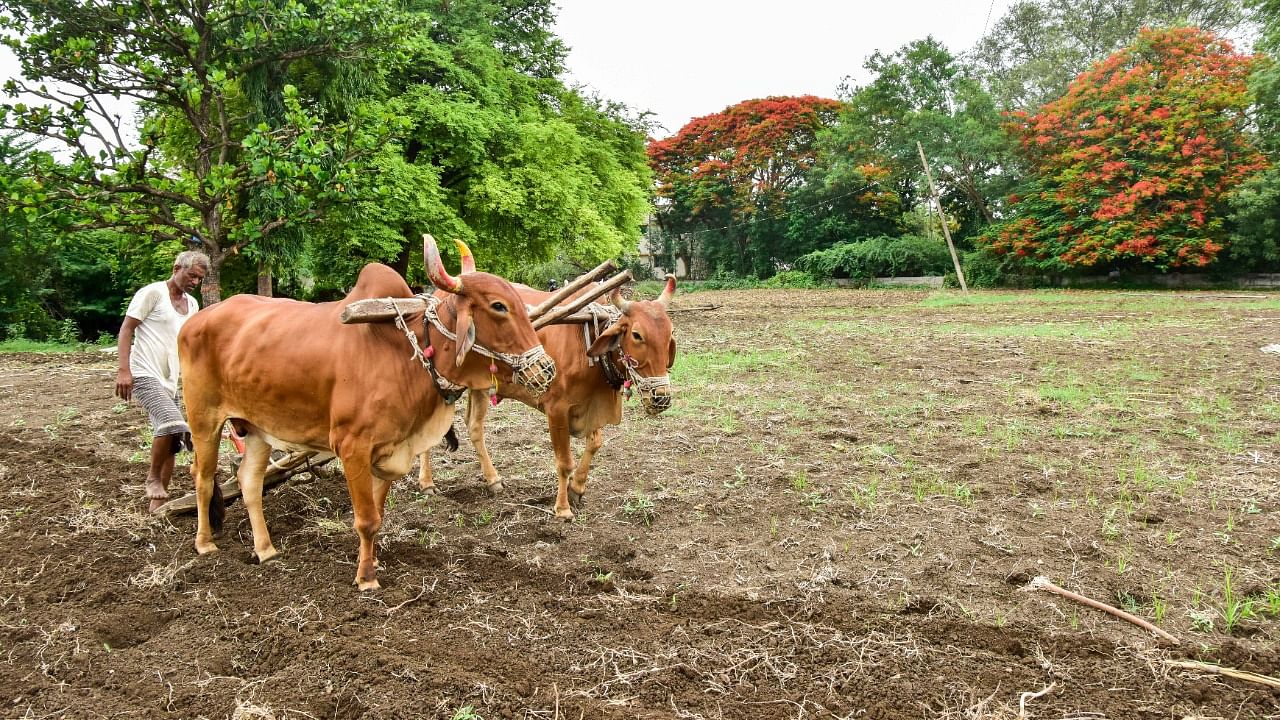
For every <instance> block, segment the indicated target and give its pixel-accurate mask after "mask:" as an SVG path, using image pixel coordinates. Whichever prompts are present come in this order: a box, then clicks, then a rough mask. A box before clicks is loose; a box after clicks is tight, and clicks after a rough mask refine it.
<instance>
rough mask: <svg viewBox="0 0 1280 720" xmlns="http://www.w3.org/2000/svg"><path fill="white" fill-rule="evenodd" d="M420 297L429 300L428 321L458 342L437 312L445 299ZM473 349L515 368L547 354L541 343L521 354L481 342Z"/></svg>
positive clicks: (431, 296)
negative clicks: (492, 348) (491, 347)
mask: <svg viewBox="0 0 1280 720" xmlns="http://www.w3.org/2000/svg"><path fill="white" fill-rule="evenodd" d="M418 297H420V298H423V299H425V300H426V301H427V310H426V321H427V322H429V323H431V324H432V325H434V326H435V328H436V330H439V331H440V334H441V335H444V336H445V337H446V338H449V340H451V341H453V342H454V343H457V342H458V336H457V335H455V334H454V333H453V331H451V330H449V329H448V328H446V327H445V326H444V323H442V322H440V316H439V315H438V314H436V308H438V307H440V304H441V303H442V302H444V301H443V300H441V299H440V298H438V297H436V296H435V295H419V296H418ZM471 350H472V351H473V352H478V353H480V354H481V355H484V356H485V357H487V358H493V359H494V360H501V361H502V362H504V363H506V364H508V365H510V366H511V367H512V369H514V370H519V369H520V368H523V367H524V366H526V365H528V364H529V363H531V362H536V361H537V359H538V357H539V356H541V355H544V354H546V350H543V349H542V346H541V345H536V346H534V347H532V348H530V349H529V350H526V351H525V352H523V353H521V354H519V355H512V354H510V353H504V352H498V351H496V350H490V349H489V348H487V347H485V346H483V345H481V344H479V343H476V344H474V345H472V346H471Z"/></svg>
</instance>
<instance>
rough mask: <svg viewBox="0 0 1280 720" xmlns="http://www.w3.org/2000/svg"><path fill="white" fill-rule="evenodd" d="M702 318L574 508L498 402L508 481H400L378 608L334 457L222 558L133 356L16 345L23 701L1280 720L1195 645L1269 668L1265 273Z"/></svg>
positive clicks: (1278, 314) (410, 713) (2, 502)
mask: <svg viewBox="0 0 1280 720" xmlns="http://www.w3.org/2000/svg"><path fill="white" fill-rule="evenodd" d="M705 305H719V307H718V308H716V309H713V310H689V309H688V308H693V307H695V306H705ZM675 306H676V307H677V308H685V309H686V310H685V311H683V312H679V313H677V314H676V315H675V316H674V318H675V322H676V328H677V338H678V343H679V353H680V355H679V359H678V361H677V364H676V366H675V368H674V369H673V371H672V379H673V382H674V383H675V386H676V388H677V392H678V395H677V400H676V407H675V408H673V409H672V410H671V411H670V412H668V413H667V414H665V415H663V416H661V417H659V418H656V419H646V418H644V417H642V413H640V412H639V411H638V408H637V407H636V405H635V404H634V401H633V403H632V404H629V405H628V410H627V420H626V423H625V424H624V425H623V426H621V427H617V428H610V429H608V430H607V431H606V439H607V445H606V447H605V448H604V450H602V451H601V453H600V454H599V455H598V456H597V463H596V470H595V472H594V473H593V476H592V478H593V479H592V483H591V485H590V487H589V492H588V494H587V496H586V505H585V507H584V508H583V510H582V511H581V512H580V513H579V515H578V519H577V521H576V522H574V523H572V524H568V525H565V524H560V523H557V522H555V521H554V520H553V519H552V518H551V517H550V515H549V509H550V506H551V504H552V500H553V497H554V471H553V463H552V455H551V451H550V448H549V444H548V442H547V440H546V436H545V433H544V431H543V429H542V425H541V418H540V416H538V415H536V414H534V413H532V412H531V411H528V410H527V409H525V408H523V407H519V406H516V405H514V404H513V403H503V404H502V405H501V406H499V407H498V408H497V409H496V410H495V411H493V412H491V413H490V419H491V423H490V429H489V432H490V435H489V438H490V449H491V451H492V453H493V455H494V458H495V461H496V463H497V465H498V469H499V470H500V471H501V472H502V473H503V475H504V478H505V480H506V484H507V488H508V489H507V492H506V493H505V494H503V495H501V496H498V497H490V496H489V495H488V493H487V492H486V491H485V489H484V486H483V483H482V482H481V480H480V478H479V470H478V466H477V463H476V462H475V456H474V453H473V452H472V451H471V450H470V448H469V446H468V445H467V444H466V442H465V433H461V434H462V435H463V437H464V441H463V447H462V449H461V450H459V451H458V452H456V453H453V454H446V453H444V452H443V451H442V450H441V451H439V452H437V453H436V481H437V484H438V485H439V486H440V488H441V490H442V491H443V492H442V494H441V495H436V496H424V495H422V494H421V493H420V492H419V491H418V490H417V487H416V484H415V483H414V482H413V481H412V480H411V479H407V480H406V481H404V482H403V483H401V484H399V485H398V486H397V487H396V488H395V489H394V490H393V492H392V496H391V498H390V503H389V505H390V507H389V510H388V512H387V520H386V523H385V525H384V531H383V535H382V537H381V539H380V546H381V547H380V558H381V562H382V567H381V569H380V573H379V575H380V578H381V580H382V582H383V585H384V589H383V590H382V591H380V592H377V593H373V594H366V595H362V594H360V593H358V592H356V590H355V589H354V588H353V587H352V586H351V577H352V575H353V572H354V568H353V563H354V560H355V551H356V540H355V536H354V533H352V531H351V530H350V520H351V512H350V503H349V500H348V499H347V497H346V489H345V483H344V481H343V479H342V477H341V475H339V474H326V473H324V472H320V473H316V475H315V476H314V477H313V476H311V475H302V476H298V477H295V478H294V479H293V480H291V481H290V482H289V483H287V484H285V485H283V486H281V487H279V488H277V489H276V490H274V491H273V492H271V493H270V494H269V495H268V496H267V499H266V514H267V520H268V522H269V523H270V525H271V530H272V535H273V538H274V540H275V542H276V545H277V547H278V548H279V549H280V550H281V551H282V553H283V555H282V557H281V559H280V560H279V561H276V562H271V563H268V564H266V565H263V566H259V565H256V564H253V563H252V562H251V561H250V559H249V558H250V550H251V544H250V541H249V526H248V521H247V518H246V517H245V514H244V509H243V507H242V506H241V505H240V504H235V505H232V506H231V507H230V508H229V509H228V518H227V528H226V529H225V530H224V532H223V534H222V535H221V536H220V537H219V538H218V539H219V545H220V547H221V548H222V551H221V552H219V553H216V554H214V555H211V556H207V557H197V556H196V555H195V552H194V550H193V547H192V538H193V525H194V520H193V519H192V518H189V517H187V518H179V519H177V520H175V521H173V522H170V521H167V520H161V519H156V518H151V517H149V516H147V515H146V514H145V513H144V512H143V501H142V499H141V497H142V490H141V483H142V480H143V478H144V475H145V464H144V457H145V448H146V437H145V435H146V430H145V418H144V416H143V414H142V413H141V411H140V410H139V409H138V408H136V407H135V406H132V405H123V404H120V403H118V402H117V401H116V400H114V399H113V398H112V397H111V389H112V383H113V377H114V371H113V367H114V361H113V360H111V359H108V358H104V356H102V355H101V354H99V353H96V352H89V353H83V354H75V355H70V354H68V355H52V356H37V355H6V356H0V440H2V442H0V537H2V538H3V540H2V541H0V542H2V543H3V544H2V545H0V717H73V718H87V717H112V718H118V717H147V718H149V717H172V718H196V717H205V718H227V717H233V718H277V719H278V720H283V719H284V718H407V717H430V718H445V719H448V720H467V719H471V720H474V719H475V718H484V719H486V720H493V719H495V718H546V719H548V720H551V719H555V718H565V719H569V718H573V719H577V718H707V719H712V718H744V719H745V718H753V719H754V718H1037V719H1040V718H1054V719H1057V718H1095V719H1096V718H1113V719H1115V720H1129V719H1136V718H1153V719H1154V718H1175V719H1180V718H1192V717H1194V718H1210V717H1214V718H1278V717H1280V689H1277V688H1275V687H1273V686H1269V685H1267V684H1264V683H1262V682H1255V681H1253V680H1250V679H1239V678H1235V677H1228V676H1223V675H1220V674H1213V673H1211V672H1209V671H1208V670H1206V669H1188V668H1186V667H1182V666H1178V665H1173V664H1170V663H1171V662H1176V661H1192V660H1194V661H1202V662H1208V663H1218V664H1221V665H1224V666H1228V667H1232V668H1236V669H1239V670H1243V671H1250V672H1253V673H1258V674H1261V675H1266V676H1272V677H1278V676H1280V482H1278V480H1280V444H1278V443H1277V433H1278V432H1280V355H1274V354H1267V353H1264V352H1261V350H1260V349H1261V348H1262V347H1263V346H1265V345H1269V344H1272V343H1277V342H1280V299H1277V298H1276V296H1274V295H1272V296H1267V295H1255V294H1242V293H1232V294H1223V293H1216V294H1215V293H1178V294H1168V293H1160V294H1156V293H1093V292H1071V293H1001V294H982V293H978V294H975V295H974V296H973V297H972V298H970V299H968V300H965V299H963V298H961V297H960V296H959V295H957V294H955V293H938V294H925V293H921V292H905V291H874V290H863V291H813V292H793V291H791V292H783V291H778V292H765V291H752V292H745V291H744V292H716V293H697V294H692V295H685V296H677V302H676V303H675ZM407 361H408V360H406V362H407ZM424 381H425V378H424ZM176 485H177V488H176V490H177V492H178V493H181V492H183V491H185V490H187V489H189V488H190V478H189V476H188V475H187V474H186V472H185V471H182V472H180V473H179V477H178V478H177V479H176ZM1036 576H1045V577H1047V578H1049V579H1050V580H1052V581H1053V582H1054V583H1056V584H1057V585H1060V586H1062V587H1064V588H1066V589H1069V590H1073V591H1076V592H1078V593H1081V594H1084V595H1087V596H1089V597H1092V598H1094V599H1097V600H1099V601H1102V602H1105V603H1107V604H1108V605H1112V606H1115V607H1118V608H1122V609H1125V610H1128V611H1129V612H1131V613H1133V614H1134V615H1137V616H1139V617H1141V618H1144V619H1146V620H1148V621H1150V622H1152V623H1155V624H1156V625H1158V626H1159V627H1160V628H1162V629H1164V630H1165V631H1167V632H1168V633H1171V634H1172V635H1173V636H1176V638H1177V639H1178V640H1179V641H1180V642H1179V643H1178V644H1176V645H1174V644H1171V643H1169V642H1168V641H1162V640H1161V639H1160V638H1158V637H1157V636H1155V635H1153V634H1151V633H1149V632H1147V631H1145V630H1143V629H1141V628H1139V627H1137V626H1135V625H1133V624H1130V623H1128V622H1125V621H1123V620H1121V619H1118V618H1115V617H1112V616H1111V615H1107V614H1104V613H1102V612H1099V611H1097V610H1094V609H1091V608H1088V607H1086V606H1084V605H1081V604H1079V603H1077V602H1074V601H1072V600H1069V599H1066V598H1063V597H1059V596H1057V595H1053V594H1050V593H1048V592H1045V591H1042V590H1026V589H1025V586H1026V585H1027V584H1028V583H1029V581H1030V580H1031V579H1032V578H1033V577H1036ZM1046 690H1047V692H1042V691H1046Z"/></svg>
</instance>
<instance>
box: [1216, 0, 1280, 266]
mask: <svg viewBox="0 0 1280 720" xmlns="http://www.w3.org/2000/svg"><path fill="white" fill-rule="evenodd" d="M1247 5H1248V6H1249V8H1250V9H1251V10H1252V12H1253V14H1254V18H1255V21H1256V22H1257V24H1258V26H1259V27H1260V28H1261V33H1260V35H1259V37H1258V42H1257V45H1256V48H1257V49H1258V50H1260V51H1262V52H1265V53H1267V54H1268V55H1269V56H1270V57H1269V58H1266V59H1264V60H1260V61H1259V62H1258V64H1257V68H1256V69H1255V70H1254V73H1253V75H1252V76H1251V77H1250V78H1249V87H1250V89H1251V90H1252V91H1253V93H1254V103H1255V105H1254V115H1253V119H1254V122H1255V123H1257V127H1258V137H1259V139H1260V141H1261V145H1262V150H1263V152H1264V153H1265V154H1266V156H1267V158H1268V160H1269V162H1270V165H1269V166H1268V167H1267V168H1266V169H1265V170H1263V171H1262V172H1259V173H1257V174H1255V175H1254V176H1253V177H1251V178H1249V179H1248V180H1246V181H1245V182H1244V184H1243V185H1242V186H1241V187H1240V189H1239V190H1237V191H1236V192H1235V193H1233V194H1232V196H1231V208H1232V211H1233V213H1232V216H1231V219H1232V225H1233V230H1234V231H1233V233H1232V236H1231V244H1230V246H1229V247H1228V248H1227V250H1226V257H1225V258H1224V262H1225V263H1228V264H1229V265H1230V266H1231V267H1232V268H1234V269H1236V270H1240V271H1256V272H1276V271H1280V63H1277V62H1276V58H1280V0H1250V1H1249V2H1248V3H1247Z"/></svg>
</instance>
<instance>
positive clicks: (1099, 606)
mask: <svg viewBox="0 0 1280 720" xmlns="http://www.w3.org/2000/svg"><path fill="white" fill-rule="evenodd" d="M1022 589H1023V590H1024V591H1025V590H1047V591H1049V592H1051V593H1056V594H1058V595H1061V596H1062V597H1064V598H1067V599H1068V600H1075V601H1076V602H1078V603H1081V604H1082V605H1088V606H1089V607H1091V608H1093V609H1095V610H1101V611H1103V612H1105V613H1110V614H1112V615H1115V616H1116V617H1118V618H1120V619H1121V620H1127V621H1129V622H1131V623H1133V624H1134V625H1137V626H1138V627H1140V628H1143V629H1144V630H1148V631H1150V632H1153V633H1155V634H1156V635H1158V636H1160V637H1162V638H1164V639H1165V640H1168V641H1169V642H1171V643H1173V644H1174V645H1180V644H1181V643H1180V642H1179V641H1178V638H1176V637H1174V636H1172V635H1170V634H1169V633H1167V632H1165V631H1164V630H1161V629H1160V628H1158V627H1156V626H1155V625H1152V624H1151V623H1149V622H1147V621H1146V620H1143V619H1142V618H1140V617H1138V616H1137V615H1133V614H1131V613H1127V612H1125V611H1123V610H1121V609H1120V608H1114V607H1111V606H1110V605H1107V604H1106V603H1101V602H1098V601H1097V600H1094V599H1092V598H1087V597H1085V596H1084V595H1080V594H1079V593H1073V592H1071V591H1070V590H1064V589H1062V588H1060V587H1058V586H1057V585H1054V584H1053V583H1052V582H1050V581H1049V578H1047V577H1045V576H1043V575H1039V576H1037V577H1035V578H1033V579H1032V580H1031V582H1029V583H1027V585H1026V586H1025V587H1023V588H1022Z"/></svg>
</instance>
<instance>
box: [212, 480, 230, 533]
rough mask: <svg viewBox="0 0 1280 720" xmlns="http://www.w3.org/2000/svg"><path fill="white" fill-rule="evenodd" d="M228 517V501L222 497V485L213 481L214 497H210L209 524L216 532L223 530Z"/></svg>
mask: <svg viewBox="0 0 1280 720" xmlns="http://www.w3.org/2000/svg"><path fill="white" fill-rule="evenodd" d="M226 517H227V503H226V501H225V500H223V498H222V485H220V484H218V480H217V478H214V481H213V497H211V498H209V526H210V527H211V528H212V529H213V531H214V532H215V533H220V532H222V521H223V520H225V519H226Z"/></svg>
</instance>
